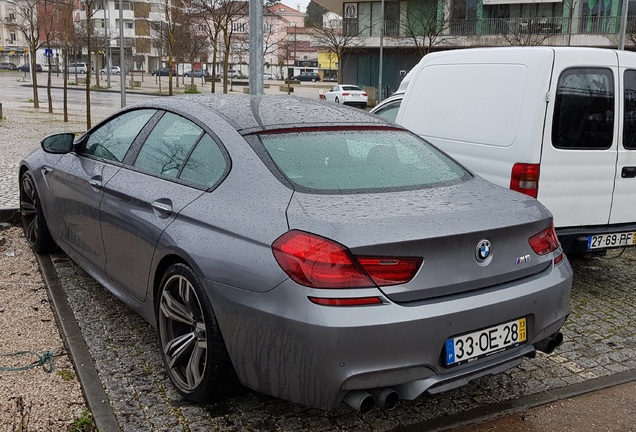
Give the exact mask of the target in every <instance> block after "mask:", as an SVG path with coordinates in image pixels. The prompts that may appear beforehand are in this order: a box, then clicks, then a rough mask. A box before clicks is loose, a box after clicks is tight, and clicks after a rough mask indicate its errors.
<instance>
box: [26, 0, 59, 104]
mask: <svg viewBox="0 0 636 432" xmlns="http://www.w3.org/2000/svg"><path fill="white" fill-rule="evenodd" d="M38 15H39V16H40V18H41V19H42V20H43V21H42V31H41V34H43V35H44V44H45V46H46V47H47V48H48V49H49V51H47V55H46V61H47V63H48V64H47V66H48V67H47V73H46V97H47V102H48V107H49V113H53V97H52V95H51V56H52V55H53V51H52V50H51V46H52V43H53V42H54V41H55V36H56V33H55V30H56V22H55V18H56V17H57V15H58V13H57V4H56V3H55V1H54V0H43V1H41V7H40V9H39V10H38ZM34 65H35V61H32V63H31V73H32V74H33V66H34ZM36 72H37V66H36Z"/></svg>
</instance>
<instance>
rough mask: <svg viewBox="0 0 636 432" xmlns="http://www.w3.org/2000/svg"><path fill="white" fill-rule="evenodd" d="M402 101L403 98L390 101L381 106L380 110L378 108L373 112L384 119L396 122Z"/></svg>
mask: <svg viewBox="0 0 636 432" xmlns="http://www.w3.org/2000/svg"><path fill="white" fill-rule="evenodd" d="M401 103H402V101H401V100H399V101H396V102H393V103H389V104H387V105H385V106H383V107H382V108H380V109H379V110H377V111H376V112H374V113H373V114H375V115H378V116H380V117H382V118H383V119H384V120H388V121H390V122H393V123H395V118H396V117H397V114H398V110H399V109H400V104H401Z"/></svg>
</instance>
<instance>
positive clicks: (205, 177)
mask: <svg viewBox="0 0 636 432" xmlns="http://www.w3.org/2000/svg"><path fill="white" fill-rule="evenodd" d="M226 166H227V164H226V162H225V158H224V157H223V153H221V149H219V146H218V145H217V144H216V143H215V142H214V140H213V139H212V137H210V136H209V135H207V134H206V135H204V136H203V138H201V141H199V143H198V144H197V146H196V147H195V149H194V151H192V154H191V155H190V157H189V158H188V161H187V162H186V164H185V166H184V167H183V171H182V172H181V175H180V176H179V179H181V180H185V181H188V182H190V183H195V184H198V185H200V186H204V187H205V188H206V189H207V188H209V187H212V186H213V185H214V184H215V183H216V182H217V181H219V179H220V178H221V176H223V173H224V172H225V167H226Z"/></svg>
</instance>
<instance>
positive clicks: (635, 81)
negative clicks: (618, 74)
mask: <svg viewBox="0 0 636 432" xmlns="http://www.w3.org/2000/svg"><path fill="white" fill-rule="evenodd" d="M623 116H624V119H623V146H624V147H625V148H626V149H632V150H634V149H636V71H634V70H628V71H625V112H624V113H623Z"/></svg>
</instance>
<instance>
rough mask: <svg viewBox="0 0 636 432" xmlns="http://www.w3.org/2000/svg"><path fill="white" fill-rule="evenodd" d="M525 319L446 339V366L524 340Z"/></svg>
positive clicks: (478, 357)
mask: <svg viewBox="0 0 636 432" xmlns="http://www.w3.org/2000/svg"><path fill="white" fill-rule="evenodd" d="M527 337H528V336H527V334H526V319H525V318H519V319H517V320H514V321H509V322H507V323H503V324H499V325H497V326H494V327H490V328H487V329H483V330H479V331H476V332H472V333H468V334H465V335H462V336H455V337H452V338H449V339H446V366H458V365H460V364H464V363H468V362H471V361H475V360H477V359H480V358H482V357H488V356H490V355H492V354H495V353H498V352H501V351H505V350H507V349H509V348H514V347H517V346H519V345H521V344H522V343H524V342H526V339H527Z"/></svg>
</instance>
